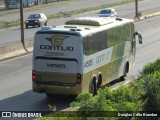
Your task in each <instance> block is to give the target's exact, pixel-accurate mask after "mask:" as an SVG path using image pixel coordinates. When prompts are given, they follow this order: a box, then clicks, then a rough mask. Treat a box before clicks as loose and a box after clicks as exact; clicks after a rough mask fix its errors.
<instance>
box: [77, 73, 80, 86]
mask: <svg viewBox="0 0 160 120" xmlns="http://www.w3.org/2000/svg"><path fill="white" fill-rule="evenodd" d="M76 83H77V84H81V74H80V73H77V79H76Z"/></svg>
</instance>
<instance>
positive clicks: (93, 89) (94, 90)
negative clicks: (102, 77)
mask: <svg viewBox="0 0 160 120" xmlns="http://www.w3.org/2000/svg"><path fill="white" fill-rule="evenodd" d="M89 92H90V93H91V94H92V95H93V96H95V95H96V94H97V84H96V78H95V77H94V78H93V80H92V82H91V84H90V90H89Z"/></svg>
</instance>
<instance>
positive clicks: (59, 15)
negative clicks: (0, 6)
mask: <svg viewBox="0 0 160 120" xmlns="http://www.w3.org/2000/svg"><path fill="white" fill-rule="evenodd" d="M68 1H69V2H71V1H74V0H66V1H64V2H62V3H61V2H56V3H48V4H42V5H38V6H33V7H31V8H24V10H23V11H24V12H25V11H29V10H36V9H40V8H42V7H47V6H53V5H59V4H65V3H66V2H68ZM131 2H134V0H124V1H122V2H116V3H113V4H105V5H101V6H96V7H90V8H85V9H76V10H73V11H65V12H59V13H56V14H50V15H48V16H47V18H48V19H55V18H62V17H63V18H65V17H70V16H73V15H76V14H82V13H85V12H90V11H94V10H98V9H102V8H106V7H113V6H117V5H123V4H127V3H131ZM1 12H2V10H0V14H1ZM16 12H19V9H14V10H7V11H3V13H2V14H1V16H3V14H13V13H16ZM19 24H20V21H19V20H15V21H0V29H2V28H8V27H13V26H18V25H19Z"/></svg>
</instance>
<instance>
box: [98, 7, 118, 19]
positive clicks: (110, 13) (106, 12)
mask: <svg viewBox="0 0 160 120" xmlns="http://www.w3.org/2000/svg"><path fill="white" fill-rule="evenodd" d="M98 16H99V17H118V15H117V12H116V11H115V9H113V8H106V9H102V10H100V12H99V13H98Z"/></svg>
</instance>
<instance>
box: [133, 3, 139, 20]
mask: <svg viewBox="0 0 160 120" xmlns="http://www.w3.org/2000/svg"><path fill="white" fill-rule="evenodd" d="M135 18H138V19H139V20H140V18H139V15H138V0H135ZM135 18H134V19H135Z"/></svg>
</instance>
